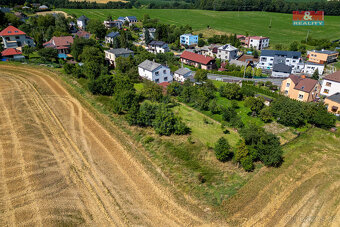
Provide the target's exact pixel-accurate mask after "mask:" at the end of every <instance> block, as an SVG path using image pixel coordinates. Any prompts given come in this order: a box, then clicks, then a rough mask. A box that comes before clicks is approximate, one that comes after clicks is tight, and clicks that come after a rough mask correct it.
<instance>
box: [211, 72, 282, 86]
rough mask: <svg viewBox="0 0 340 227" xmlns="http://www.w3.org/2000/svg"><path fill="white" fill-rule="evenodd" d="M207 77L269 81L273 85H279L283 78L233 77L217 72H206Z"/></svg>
mask: <svg viewBox="0 0 340 227" xmlns="http://www.w3.org/2000/svg"><path fill="white" fill-rule="evenodd" d="M208 79H210V80H220V81H223V79H227V80H242V81H243V80H246V81H254V82H260V81H262V82H267V81H270V82H272V83H273V84H274V85H277V86H281V83H282V81H283V80H284V79H280V78H261V79H251V78H242V77H235V76H227V75H219V74H211V73H208Z"/></svg>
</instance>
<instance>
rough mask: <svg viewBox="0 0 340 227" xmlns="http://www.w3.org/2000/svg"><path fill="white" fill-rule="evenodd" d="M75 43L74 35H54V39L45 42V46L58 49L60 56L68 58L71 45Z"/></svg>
mask: <svg viewBox="0 0 340 227" xmlns="http://www.w3.org/2000/svg"><path fill="white" fill-rule="evenodd" d="M72 44H73V37H72V36H60V37H55V36H53V37H52V39H51V40H50V41H48V42H46V43H44V44H43V46H44V47H45V48H54V49H57V50H58V56H59V58H64V59H66V58H67V57H68V54H69V53H70V52H71V45H72Z"/></svg>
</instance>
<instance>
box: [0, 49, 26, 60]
mask: <svg viewBox="0 0 340 227" xmlns="http://www.w3.org/2000/svg"><path fill="white" fill-rule="evenodd" d="M1 56H2V59H6V60H7V59H21V58H25V57H24V56H23V55H22V52H21V51H19V50H17V49H15V48H7V49H5V50H4V51H2V52H1Z"/></svg>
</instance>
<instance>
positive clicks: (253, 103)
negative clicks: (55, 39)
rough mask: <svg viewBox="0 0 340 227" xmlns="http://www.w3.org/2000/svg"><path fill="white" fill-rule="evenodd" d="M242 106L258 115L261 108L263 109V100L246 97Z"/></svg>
mask: <svg viewBox="0 0 340 227" xmlns="http://www.w3.org/2000/svg"><path fill="white" fill-rule="evenodd" d="M244 105H245V106H246V107H249V108H250V109H251V110H252V111H253V112H255V113H256V114H259V113H260V111H261V110H262V108H263V107H264V99H263V98H261V97H260V98H255V97H247V98H246V99H245V100H244Z"/></svg>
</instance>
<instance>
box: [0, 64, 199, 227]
mask: <svg viewBox="0 0 340 227" xmlns="http://www.w3.org/2000/svg"><path fill="white" fill-rule="evenodd" d="M0 71H1V73H0V108H1V109H0V110H1V113H2V115H4V117H3V118H2V119H1V121H0V123H1V124H0V133H1V138H2V139H1V141H0V142H1V143H0V152H1V154H0V165H1V167H0V168H1V169H0V177H1V180H2V182H6V183H5V184H3V185H2V187H0V204H4V205H5V206H4V209H3V212H1V213H0V225H2V224H4V225H38V226H39V225H61V224H66V225H78V224H85V225H91V224H102V225H106V226H107V225H116V226H130V225H148V226H160V225H163V226H164V225H167V226H182V225H199V224H203V223H204V222H203V221H202V220H201V218H200V217H199V216H198V215H195V214H193V213H192V212H190V211H189V210H188V209H187V208H185V207H182V206H180V205H179V204H178V203H177V202H176V201H175V200H174V199H173V197H172V196H171V193H170V192H169V191H167V190H165V189H164V188H163V187H162V186H161V185H158V184H156V182H155V181H154V180H153V179H151V177H150V176H149V174H148V173H147V172H146V171H145V170H144V168H143V167H142V166H141V165H140V164H139V163H138V162H137V161H136V160H134V159H133V158H132V157H131V156H130V155H129V154H128V153H127V152H126V151H125V150H124V148H123V147H122V146H121V145H120V144H119V142H118V141H117V140H115V138H114V137H113V136H112V135H111V134H110V133H109V132H107V131H106V130H105V129H104V128H103V127H101V125H100V124H99V123H97V121H96V120H95V119H94V118H93V117H92V115H91V114H90V113H89V112H88V111H87V110H85V109H84V108H83V107H82V106H81V105H80V103H79V102H78V101H77V100H75V99H74V98H73V97H72V96H71V95H70V94H69V93H68V92H67V90H66V89H64V88H63V87H62V86H61V85H59V84H58V83H59V82H58V81H57V80H55V79H54V78H52V77H50V76H48V75H46V74H45V73H44V72H42V71H39V70H35V69H32V68H28V67H18V66H11V65H0ZM0 209H1V208H0Z"/></svg>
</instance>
